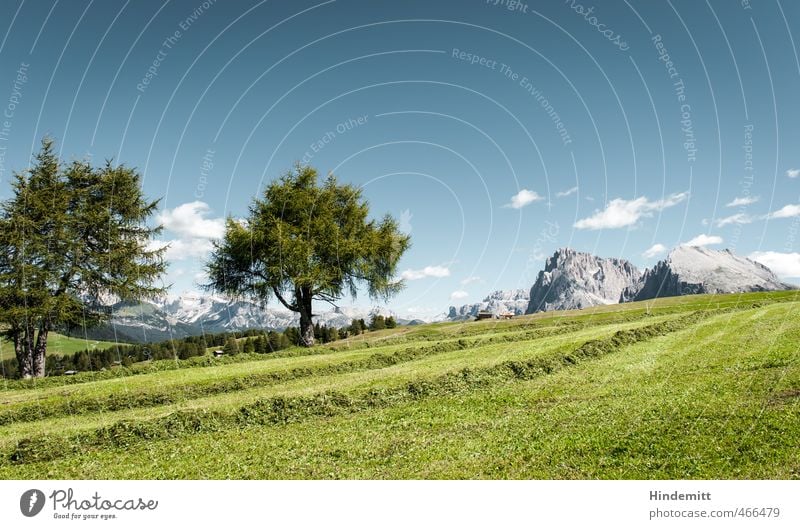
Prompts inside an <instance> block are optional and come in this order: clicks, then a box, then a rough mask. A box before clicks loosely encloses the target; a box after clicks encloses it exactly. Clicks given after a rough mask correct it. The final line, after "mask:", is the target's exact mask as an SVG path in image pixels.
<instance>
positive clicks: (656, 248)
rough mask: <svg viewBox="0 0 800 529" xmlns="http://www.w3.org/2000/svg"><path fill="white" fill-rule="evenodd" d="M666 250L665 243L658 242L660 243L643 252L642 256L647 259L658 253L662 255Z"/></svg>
mask: <svg viewBox="0 0 800 529" xmlns="http://www.w3.org/2000/svg"><path fill="white" fill-rule="evenodd" d="M666 251H667V247H666V246H664V245H663V244H660V243H658V244H654V245H653V246H651V247H650V248H648V249H647V250H645V251H644V252H643V253H642V257H644V258H645V259H650V258H652V257H655V256H656V255H661V254H662V253H664V252H666Z"/></svg>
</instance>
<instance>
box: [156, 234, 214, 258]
mask: <svg viewBox="0 0 800 529" xmlns="http://www.w3.org/2000/svg"><path fill="white" fill-rule="evenodd" d="M164 247H167V251H166V252H164V259H166V260H167V261H181V260H183V259H199V258H204V257H206V256H207V255H208V254H209V253H211V250H212V249H213V246H212V244H211V241H210V240H209V239H188V240H183V239H170V240H154V241H150V243H149V244H148V245H147V248H148V250H160V249H161V248H164Z"/></svg>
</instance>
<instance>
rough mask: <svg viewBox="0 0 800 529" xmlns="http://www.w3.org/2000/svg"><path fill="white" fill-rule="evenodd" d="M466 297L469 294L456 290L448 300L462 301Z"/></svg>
mask: <svg viewBox="0 0 800 529" xmlns="http://www.w3.org/2000/svg"><path fill="white" fill-rule="evenodd" d="M468 296H469V293H467V292H466V291H464V290H456V291H455V292H453V293H452V294H450V299H452V300H457V299H464V298H466V297H468Z"/></svg>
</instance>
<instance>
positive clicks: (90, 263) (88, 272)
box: [0, 138, 165, 378]
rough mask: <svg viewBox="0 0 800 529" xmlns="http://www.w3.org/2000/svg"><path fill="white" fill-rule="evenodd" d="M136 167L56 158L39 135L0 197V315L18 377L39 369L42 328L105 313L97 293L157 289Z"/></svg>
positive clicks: (147, 206)
mask: <svg viewBox="0 0 800 529" xmlns="http://www.w3.org/2000/svg"><path fill="white" fill-rule="evenodd" d="M156 206H157V202H151V201H147V200H146V199H145V197H144V195H143V194H142V191H141V177H140V176H139V174H138V173H136V172H135V171H134V170H133V169H129V168H126V167H124V166H113V165H112V164H111V162H106V164H105V165H104V166H102V167H99V168H95V167H92V166H91V165H89V164H88V163H86V162H77V161H76V162H73V163H71V164H68V165H66V166H63V165H62V164H61V163H60V162H59V160H58V158H57V156H56V154H55V152H54V148H53V141H52V140H50V139H47V138H45V139H44V140H43V141H42V148H41V150H40V151H39V153H38V154H37V155H36V159H35V162H34V164H33V166H32V167H31V168H30V169H29V170H28V171H26V172H24V173H18V174H15V175H14V180H13V182H12V192H11V198H10V199H9V200H7V201H5V202H3V203H2V205H0V323H2V326H3V329H4V331H3V334H5V336H6V337H7V338H9V341H11V342H12V343H13V344H14V351H15V355H16V358H17V361H18V364H19V373H20V376H22V377H23V378H30V377H41V376H44V367H45V361H46V353H47V337H48V334H49V333H50V332H51V331H52V330H53V329H54V328H56V327H57V326H59V327H71V326H82V325H84V324H94V323H97V322H99V321H101V320H105V319H107V318H108V317H109V314H108V312H107V311H105V310H104V309H103V308H102V305H101V303H100V301H99V300H100V299H101V297H103V296H105V295H114V296H116V297H118V298H120V299H123V300H137V299H141V298H143V297H151V296H153V295H156V294H159V293H161V292H163V289H161V288H156V287H154V286H153V284H154V282H155V281H156V280H157V279H158V277H159V276H160V275H161V274H162V273H163V272H164V270H165V264H164V262H163V259H162V254H163V251H164V250H163V249H160V250H152V249H149V248H150V246H149V244H150V242H151V238H152V237H153V236H155V235H156V234H158V233H159V231H160V228H150V227H148V226H147V224H146V222H147V219H148V218H149V217H150V216H151V215H152V213H153V212H154V211H155V209H156Z"/></svg>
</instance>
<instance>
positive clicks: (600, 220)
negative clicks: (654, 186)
mask: <svg viewBox="0 0 800 529" xmlns="http://www.w3.org/2000/svg"><path fill="white" fill-rule="evenodd" d="M688 196H689V193H685V192H684V193H675V194H672V195H670V196H668V197H667V198H664V199H661V200H655V201H650V200H648V199H647V197H639V198H635V199H633V200H624V199H622V198H615V199H614V200H612V201H611V202H609V203H608V204H606V209H604V210H602V211H600V210H595V212H594V215H592V216H591V217H587V218H585V219H581V220H579V221H578V222H576V223H575V227H576V228H578V229H579V230H603V229H615V228H624V227H626V226H632V225H634V224H636V223H637V222H638V221H639V219H641V218H642V217H651V216H652V215H653V212H656V211H661V210H663V209H666V208H670V207H672V206H675V205H678V204H680V203H681V202H683V201H684V200H686V198H687V197H688Z"/></svg>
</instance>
